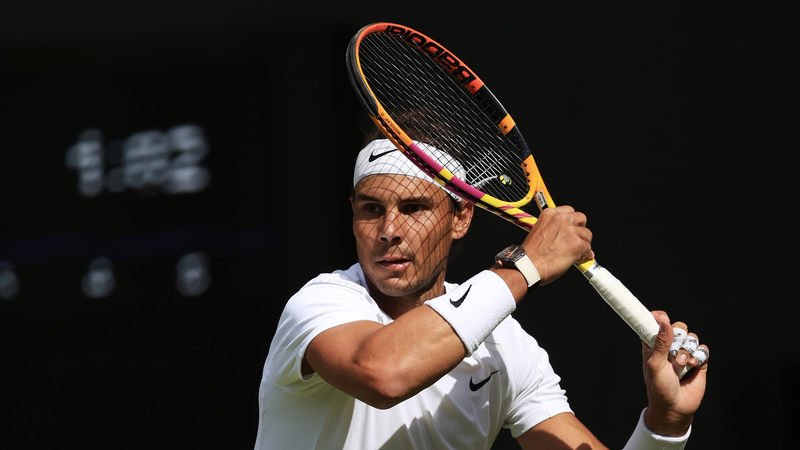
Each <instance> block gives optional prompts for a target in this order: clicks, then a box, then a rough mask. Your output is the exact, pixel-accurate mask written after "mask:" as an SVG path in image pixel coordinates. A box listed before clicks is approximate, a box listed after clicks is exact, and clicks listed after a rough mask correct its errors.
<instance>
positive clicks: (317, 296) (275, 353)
mask: <svg viewBox="0 0 800 450" xmlns="http://www.w3.org/2000/svg"><path fill="white" fill-rule="evenodd" d="M378 319H379V315H378V314H377V306H376V305H374V303H372V302H370V301H369V300H368V299H367V298H365V296H364V295H363V294H361V293H360V292H359V291H358V290H355V289H353V288H351V287H348V286H342V285H336V284H312V285H308V286H306V287H304V288H303V289H301V290H300V291H299V292H298V293H297V294H295V295H294V296H293V297H292V298H291V299H289V301H288V302H287V304H286V307H285V308H284V310H283V313H282V314H281V318H280V321H279V322H278V328H277V330H276V332H275V336H274V338H273V340H272V344H271V346H270V356H269V357H268V359H267V362H266V367H265V372H266V375H268V376H269V378H270V379H271V380H272V382H273V383H274V384H275V385H276V386H278V387H280V388H282V389H285V390H289V391H301V390H303V389H307V388H309V387H311V386H312V385H314V384H315V383H313V382H311V381H312V379H311V378H312V377H309V378H308V379H304V378H303V376H302V373H301V362H302V360H303V356H304V355H305V352H306V349H307V348H308V344H309V343H310V342H311V341H312V340H313V339H314V338H315V337H316V336H317V335H319V334H320V333H322V332H323V331H325V330H327V329H329V328H333V327H335V326H338V325H342V324H345V323H350V322H355V321H359V320H372V321H376V322H379V320H378ZM313 378H316V379H317V380H318V381H321V379H319V377H313Z"/></svg>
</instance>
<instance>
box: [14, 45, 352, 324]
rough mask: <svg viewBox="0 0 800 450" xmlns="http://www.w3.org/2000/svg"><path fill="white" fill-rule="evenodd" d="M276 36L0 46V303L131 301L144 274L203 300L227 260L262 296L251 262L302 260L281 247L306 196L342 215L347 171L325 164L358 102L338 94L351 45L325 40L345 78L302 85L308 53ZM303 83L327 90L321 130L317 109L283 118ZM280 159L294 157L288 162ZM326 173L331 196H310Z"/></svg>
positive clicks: (342, 91)
mask: <svg viewBox="0 0 800 450" xmlns="http://www.w3.org/2000/svg"><path fill="white" fill-rule="evenodd" d="M320 32H322V31H320ZM279 35H280V33H278V32H274V31H273V32H265V31H260V32H257V33H250V34H248V33H238V34H229V35H228V36H227V37H220V36H210V35H206V36H193V37H191V38H189V37H182V36H164V37H148V38H141V39H137V40H133V39H129V40H124V41H123V40H116V41H114V40H109V41H92V42H81V41H79V42H69V43H63V44H57V45H56V44H51V45H38V46H35V45H29V46H26V47H11V48H3V49H2V51H3V53H2V56H3V58H2V60H3V66H2V72H0V76H1V77H2V80H1V81H2V84H0V118H1V119H2V121H1V122H0V126H2V130H3V133H2V138H0V139H2V140H1V141H0V146H1V147H2V150H1V151H0V307H3V308H17V307H26V306H30V305H35V304H41V303H48V302H52V301H53V299H52V296H53V295H58V297H59V300H58V301H57V302H58V304H62V305H63V304H64V303H65V302H68V301H71V300H70V299H79V298H93V299H98V298H113V297H115V296H121V297H124V296H125V295H126V292H131V293H132V292H133V291H135V290H136V288H135V287H136V286H138V287H139V288H141V286H146V285H150V286H152V287H153V290H152V291H151V294H152V295H157V296H161V297H169V296H171V295H176V296H181V297H196V296H201V295H204V294H206V293H209V292H211V293H213V292H214V287H215V286H218V287H222V286H225V284H226V282H227V281H226V279H224V278H220V276H215V270H214V267H215V266H216V265H217V264H225V261H226V260H227V261H229V262H230V261H234V262H236V261H235V260H236V258H239V259H241V260H247V261H248V263H247V264H249V265H251V266H252V267H250V266H248V265H247V264H245V265H244V267H239V268H238V269H237V270H239V271H241V270H244V271H246V272H249V273H251V276H252V277H253V278H252V279H251V280H248V279H247V276H241V277H238V278H237V281H236V283H237V286H238V287H237V289H236V290H235V291H236V292H238V293H239V294H244V295H245V296H247V295H250V296H252V297H258V296H262V298H263V296H265V295H267V294H268V293H269V292H270V290H269V289H267V286H266V285H265V284H264V283H263V281H264V278H263V276H260V275H256V274H258V273H261V274H263V273H265V272H268V271H270V270H274V271H276V272H275V274H276V275H277V277H278V278H279V279H284V280H285V274H283V275H282V274H281V270H283V269H282V267H283V264H280V265H278V264H277V261H281V262H283V263H291V262H292V260H293V258H296V257H297V256H293V255H292V254H289V255H282V256H277V255H279V254H280V253H281V245H282V244H283V245H285V244H286V242H287V241H286V239H294V234H295V233H299V230H298V229H297V228H298V227H297V225H298V224H300V223H309V220H308V219H309V214H310V212H311V211H310V210H308V208H309V206H310V205H313V208H314V209H316V210H317V212H318V213H319V214H321V216H320V217H326V218H328V219H333V220H337V221H339V223H341V221H342V220H344V221H345V224H346V220H347V219H346V216H344V215H343V214H340V213H339V212H338V210H339V209H343V212H344V213H346V212H347V210H346V208H347V204H346V202H345V201H346V197H347V192H346V190H345V188H344V187H343V186H344V184H338V185H337V182H338V183H341V182H342V181H344V182H346V180H347V178H348V176H347V175H346V174H347V170H348V169H346V168H342V169H341V170H342V171H343V172H344V173H342V172H340V171H339V170H337V169H338V168H339V163H337V162H329V163H326V164H325V165H323V166H320V164H319V162H320V160H322V162H324V159H325V157H326V156H325V155H326V153H325V152H335V151H338V150H339V148H338V147H337V146H336V145H337V143H341V145H342V146H344V145H346V144H350V142H351V141H354V138H353V137H351V136H354V133H353V132H354V131H357V128H356V126H355V125H354V124H353V123H349V124H347V123H345V122H344V120H346V118H348V115H347V114H341V111H342V108H343V104H344V105H345V109H347V108H350V107H351V106H352V104H351V103H348V101H347V100H345V101H344V102H343V101H342V100H343V99H346V98H347V97H348V96H349V95H350V93H349V92H347V89H349V86H348V85H347V84H346V83H347V82H346V80H345V78H344V67H343V63H342V62H341V59H342V58H341V55H342V54H343V51H344V50H343V49H344V43H345V42H346V41H345V40H342V41H341V42H339V41H337V40H335V39H334V40H329V41H330V49H324V48H323V49H320V52H325V51H327V52H328V54H322V55H321V56H320V58H322V60H330V61H331V64H329V66H330V69H331V73H333V74H336V73H339V76H338V77H337V76H333V77H331V78H330V84H329V85H323V84H319V83H314V84H302V85H298V83H303V81H304V80H303V76H302V75H296V74H293V73H292V72H291V71H289V70H285V69H286V67H287V65H286V62H287V61H290V62H291V61H296V62H297V63H298V65H301V64H302V63H303V62H304V61H303V58H306V57H308V55H307V54H306V55H300V54H295V53H294V52H292V51H291V50H290V49H282V47H276V46H275V45H274V42H275V40H276V38H277V37H278V36H279ZM318 59H319V58H318ZM337 68H340V69H341V70H340V71H336V70H335V69H337ZM309 78H310V77H309ZM301 88H302V89H301ZM303 90H305V91H303ZM303 95H305V96H307V97H308V98H310V99H315V100H316V101H318V102H327V104H321V106H319V107H318V109H319V110H320V111H325V110H326V109H329V110H330V111H331V113H330V119H329V120H328V126H329V127H330V128H329V129H326V128H325V125H324V123H323V124H322V125H320V123H322V122H320V121H315V123H314V126H313V127H312V128H310V129H308V130H304V129H303V128H302V126H300V125H302V121H301V120H298V118H296V117H292V116H293V115H300V114H302V113H303V109H301V107H300V106H297V105H295V102H297V101H298V100H300V101H303V98H302V96H303ZM293 105H295V106H293ZM347 105H349V106H347ZM293 108H295V109H296V112H293ZM351 109H352V108H351ZM339 122H341V125H340V124H339ZM315 132H316V133H318V135H317V137H315V136H313V134H314V133H315ZM348 133H350V135H348ZM348 139H350V141H348ZM304 153H305V156H304V158H303V159H299V160H297V161H292V158H293V157H294V156H297V155H303V154H304ZM286 163H291V164H293V165H296V166H298V167H302V169H301V170H298V169H294V170H293V171H291V172H287V171H286V170H281V169H280V168H281V167H282V166H283V165H284V164H286ZM344 165H346V164H344ZM322 168H324V169H325V170H322ZM320 182H323V183H325V182H327V183H329V185H328V186H326V189H325V192H327V193H329V194H330V193H336V195H337V197H338V199H337V200H339V202H338V203H334V202H332V200H333V199H332V198H321V197H319V195H318V194H316V193H315V192H314V191H315V189H314V186H315V184H316V183H320ZM332 186H334V187H335V186H340V187H339V190H335V189H331V187H332ZM299 202H305V203H307V204H306V205H303V204H300V203H299ZM334 204H335V205H336V207H335V208H334V206H333V205H334ZM285 209H290V210H291V209H295V210H298V211H299V210H301V209H302V210H304V211H303V213H302V214H298V215H292V214H290V213H288V212H287V211H285ZM328 209H330V211H328ZM333 226H334V228H335V229H341V225H338V224H335V225H333ZM337 226H338V227H339V228H336V227H337ZM334 242H338V241H333V242H328V243H327V244H326V245H328V246H331V245H334ZM304 244H305V243H303V242H300V243H297V242H294V241H292V243H291V247H292V248H298V247H297V245H301V246H302V245H304ZM259 256H260V258H259ZM242 258H243V259H242ZM156 263H158V264H156ZM239 263H241V261H239ZM270 263H272V265H270ZM242 264H244V263H242ZM137 265H138V266H139V267H137ZM148 265H149V266H150V267H151V268H152V270H147V269H146V268H144V267H145V266H148ZM253 265H255V266H253ZM273 266H274V267H273ZM126 267H127V269H126ZM165 267H169V270H165ZM78 269H79V270H78ZM125 270H127V271H128V276H126V275H125V273H122V272H121V271H125ZM217 272H219V273H220V274H221V273H224V272H225V270H219V271H217ZM134 274H137V275H138V278H135V277H134ZM229 278H231V277H229ZM233 278H236V277H235V275H234V276H233ZM123 279H124V280H126V281H127V283H128V284H126V283H123V282H122V281H123ZM248 283H249V284H248ZM166 286H169V288H164V289H159V290H156V289H155V288H156V287H159V288H160V287H166ZM295 287H296V286H295ZM226 289H228V293H230V287H229V288H226ZM209 290H210V291H209ZM272 292H274V289H273V291H272ZM287 292H290V289H288V288H287ZM141 293H142V291H141V289H139V295H141ZM284 300H285V299H284Z"/></svg>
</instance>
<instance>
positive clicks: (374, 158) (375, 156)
mask: <svg viewBox="0 0 800 450" xmlns="http://www.w3.org/2000/svg"><path fill="white" fill-rule="evenodd" d="M396 151H397V149H396V148H393V149H391V150H389V151H386V152H383V153H378V154H377V155H376V154H375V153H370V154H369V158H368V159H369V162H372V161H375V160H376V159H378V158H380V157H381V156H383V155H388V154H389V153H392V152H396Z"/></svg>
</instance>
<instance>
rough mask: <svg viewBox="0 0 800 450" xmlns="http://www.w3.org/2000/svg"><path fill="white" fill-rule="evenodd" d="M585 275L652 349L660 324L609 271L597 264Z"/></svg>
mask: <svg viewBox="0 0 800 450" xmlns="http://www.w3.org/2000/svg"><path fill="white" fill-rule="evenodd" d="M584 275H585V276H586V278H587V279H588V280H589V283H591V284H592V286H594V288H595V289H596V290H597V292H598V293H599V294H600V296H601V297H603V299H604V300H605V301H606V303H608V305H609V306H611V308H612V309H613V310H614V311H616V312H617V314H619V316H620V317H622V320H624V321H625V323H627V324H628V325H629V326H630V327H631V328H632V329H633V331H635V332H636V334H638V335H639V337H640V338H641V339H642V340H643V341H645V342H646V343H647V345H649V346H650V348H652V347H653V343H654V342H655V339H656V335H657V334H658V322H656V320H655V319H654V318H653V315H652V314H651V313H650V311H649V310H648V309H647V308H645V306H644V305H642V303H641V302H640V301H639V299H637V298H636V296H634V295H633V294H632V293H631V291H629V290H628V288H626V287H625V285H624V284H622V282H621V281H619V280H618V279H617V278H616V277H615V276H614V275H611V272H609V271H608V269H606V268H605V267H602V266H600V265H599V264H597V263H595V264H594V266H593V267H592V268H591V269H590V270H587V271H586V272H584Z"/></svg>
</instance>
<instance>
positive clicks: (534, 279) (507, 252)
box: [494, 245, 542, 288]
mask: <svg viewBox="0 0 800 450" xmlns="http://www.w3.org/2000/svg"><path fill="white" fill-rule="evenodd" d="M494 260H495V261H496V262H497V264H499V265H500V267H508V268H509V269H517V270H519V272H520V273H521V274H522V276H523V277H525V281H527V282H528V287H529V288H530V287H532V286H534V285H538V284H539V281H540V280H541V279H542V277H540V276H539V271H538V270H536V266H534V265H533V263H532V262H531V259H530V258H528V254H527V253H525V248H524V247H522V246H521V245H510V246H508V247H506V248H505V249H504V250H503V251H501V252H500V253H498V254H497V255H496V256H495V257H494Z"/></svg>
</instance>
